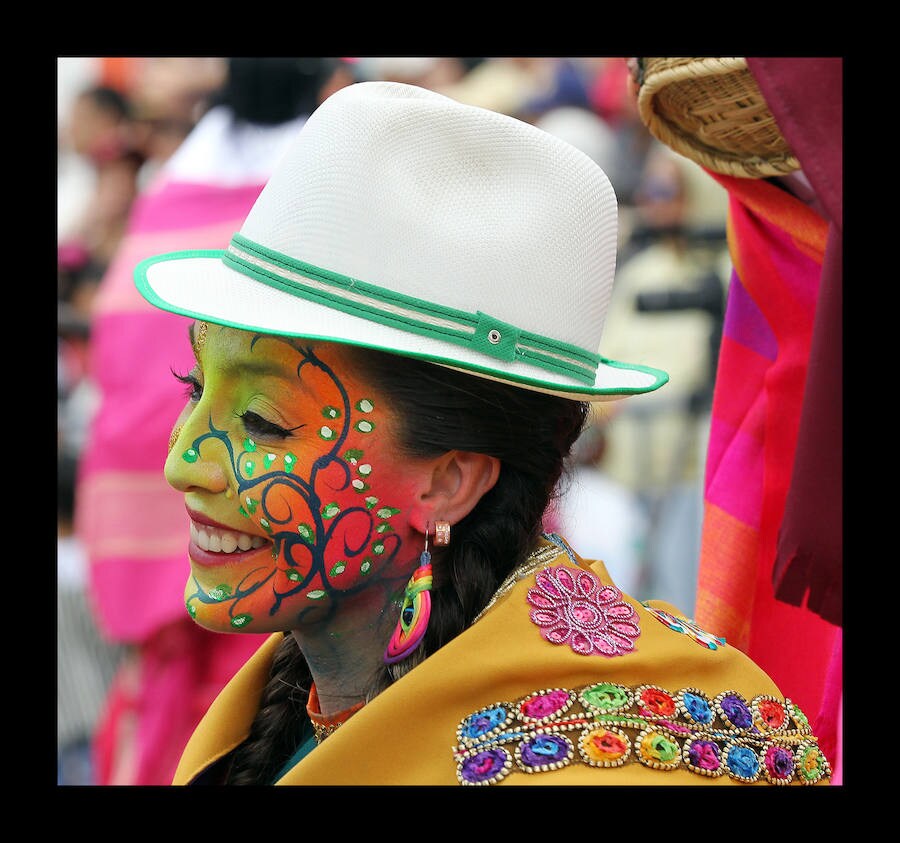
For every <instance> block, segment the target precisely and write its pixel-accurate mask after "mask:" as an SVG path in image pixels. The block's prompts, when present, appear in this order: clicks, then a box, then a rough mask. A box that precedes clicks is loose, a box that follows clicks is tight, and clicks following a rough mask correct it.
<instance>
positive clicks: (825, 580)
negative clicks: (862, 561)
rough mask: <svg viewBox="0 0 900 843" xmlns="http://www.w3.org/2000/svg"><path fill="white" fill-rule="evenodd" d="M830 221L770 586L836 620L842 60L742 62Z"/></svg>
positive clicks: (839, 587) (839, 578)
mask: <svg viewBox="0 0 900 843" xmlns="http://www.w3.org/2000/svg"><path fill="white" fill-rule="evenodd" d="M747 64H748V66H749V68H750V72H751V73H752V74H753V77H754V79H755V80H756V82H757V84H758V85H759V87H760V90H761V91H762V93H763V95H764V96H765V98H766V102H767V104H768V105H769V108H770V110H771V111H772V114H773V116H774V117H775V120H776V122H777V123H778V127H779V129H780V130H781V133H782V134H783V135H784V137H785V140H787V142H788V145H789V146H790V147H791V149H792V151H793V152H794V154H795V155H796V156H797V158H798V160H799V162H800V164H801V167H802V169H803V173H804V174H805V175H806V177H807V178H808V179H809V182H810V184H811V185H812V187H813V189H814V190H815V193H816V198H817V199H818V201H819V203H820V205H821V206H822V207H823V208H824V209H825V212H826V213H827V217H828V220H827V221H828V224H829V231H828V247H827V249H826V253H825V258H824V262H823V266H822V272H821V281H820V285H819V287H820V289H819V297H818V303H817V308H816V317H815V325H814V328H813V336H812V340H811V343H810V350H809V362H808V367H807V371H808V374H807V379H806V383H805V387H804V392H803V406H802V411H801V417H800V429H799V432H798V436H797V446H796V451H795V455H794V461H793V464H792V475H791V486H790V490H789V492H788V496H787V501H786V503H785V507H784V513H783V516H782V519H781V521H780V523H779V526H780V535H779V537H778V545H777V552H776V557H775V561H774V565H773V567H772V581H773V584H774V587H775V593H776V596H777V597H778V599H780V600H783V601H785V602H787V603H790V604H792V605H795V606H800V605H803V603H804V600H805V601H806V606H807V608H808V609H809V610H811V611H814V612H816V613H817V614H819V615H820V616H821V617H823V618H824V619H826V620H828V621H829V622H831V623H834V624H842V623H843V221H844V216H843V59H841V58H815V59H810V58H768V57H763V58H748V60H747Z"/></svg>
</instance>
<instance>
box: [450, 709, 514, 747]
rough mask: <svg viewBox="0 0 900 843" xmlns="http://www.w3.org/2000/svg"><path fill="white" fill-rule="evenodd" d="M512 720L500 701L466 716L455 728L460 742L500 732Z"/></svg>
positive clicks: (480, 738) (485, 737)
mask: <svg viewBox="0 0 900 843" xmlns="http://www.w3.org/2000/svg"><path fill="white" fill-rule="evenodd" d="M511 720H512V715H511V714H510V713H509V712H508V711H507V710H506V708H505V707H504V706H503V705H501V704H500V703H496V704H495V705H492V706H487V707H486V708H483V709H481V710H480V711H476V712H475V713H474V714H470V715H469V716H468V717H466V719H465V720H463V721H462V723H460V724H459V728H458V729H457V730H456V739H457V740H458V741H460V742H471V741H477V740H485V739H487V738H490V737H492V736H493V735H494V734H496V733H497V732H500V731H501V730H502V729H503V728H504V727H505V726H506V725H507V724H508V723H510V722H511Z"/></svg>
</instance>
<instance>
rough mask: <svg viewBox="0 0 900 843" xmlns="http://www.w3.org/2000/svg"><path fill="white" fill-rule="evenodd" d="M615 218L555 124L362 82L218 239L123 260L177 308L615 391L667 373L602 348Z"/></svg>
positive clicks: (504, 375) (517, 376)
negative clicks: (236, 225) (234, 229)
mask: <svg viewBox="0 0 900 843" xmlns="http://www.w3.org/2000/svg"><path fill="white" fill-rule="evenodd" d="M616 229H617V206H616V197H615V194H614V192H613V189H612V186H611V185H610V182H609V179H608V178H607V177H606V175H605V173H604V172H603V171H602V170H601V169H600V168H599V167H598V166H597V165H596V164H595V163H594V162H593V161H592V160H591V159H590V158H589V157H588V156H587V155H585V154H584V153H583V152H581V151H579V150H577V149H575V147H573V146H571V145H570V144H568V143H566V142H565V141H563V140H561V139H560V138H557V137H555V136H553V135H551V134H549V133H547V132H545V131H542V130H540V129H538V128H536V127H534V126H531V125H529V124H527V123H524V122H522V121H519V120H516V119H514V118H512V117H508V116H506V115H503V114H499V113H496V112H493V111H489V110H486V109H483V108H477V107H473V106H468V105H463V104H461V103H459V102H457V101H455V100H453V99H450V98H449V97H446V96H443V95H441V94H438V93H435V92H433V91H430V90H426V89H423V88H418V87H415V86H413V85H406V84H401V83H394V82H359V83H356V84H352V85H349V86H347V87H345V88H342V89H340V90H339V91H338V92H337V93H335V94H332V96H330V97H329V98H328V99H327V100H326V101H325V102H324V103H323V104H322V105H321V106H319V108H318V109H317V110H316V111H315V112H314V113H313V114H312V115H311V116H310V118H309V120H308V121H307V122H306V124H305V125H304V126H303V128H302V129H301V130H300V131H299V133H298V134H297V137H296V139H295V140H294V141H293V142H292V144H291V145H290V146H289V148H288V150H287V152H286V153H285V155H284V157H283V158H282V159H281V162H280V163H279V165H278V167H277V169H276V170H275V172H274V173H273V175H272V176H271V178H270V180H269V182H268V183H267V184H266V186H265V188H264V189H263V191H262V193H261V194H260V196H259V198H258V199H257V201H256V203H255V204H254V206H253V208H252V209H251V210H250V213H249V214H248V216H247V218H246V220H245V221H244V224H243V226H242V227H241V230H240V232H239V233H237V234H235V235H234V237H233V238H232V240H231V243H230V244H229V245H228V247H227V248H226V249H224V250H222V251H186V252H173V253H169V254H165V255H159V256H157V257H153V258H150V259H148V260H145V261H143V262H142V263H141V264H139V265H138V267H137V268H136V270H135V278H136V283H137V286H138V289H139V290H140V291H141V293H142V294H143V296H144V297H145V298H146V299H147V300H148V301H149V302H151V303H152V304H154V305H156V306H158V307H160V308H162V309H164V310H169V311H172V312H174V313H179V314H183V315H185V316H191V317H194V318H197V319H203V320H208V321H212V322H216V323H219V324H223V325H228V326H231V327H235V328H242V329H246V330H252V331H260V332H263V333H271V334H282V335H288V336H298V337H307V338H310V339H318V340H330V341H336V342H343V343H349V344H352V345H359V346H366V347H371V348H379V349H383V350H385V351H390V352H394V353H396V354H402V355H406V356H410V357H416V358H420V359H424V360H428V361H430V362H433V363H436V364H440V365H443V366H449V367H451V368H455V369H462V370H464V371H467V372H470V373H472V374H475V375H480V376H483V377H488V378H493V379H495V380H500V381H504V382H507V383H511V384H515V385H516V386H520V387H523V388H525V389H533V390H538V391H541V392H550V393H553V394H559V395H563V396H565V397H567V398H572V399H577V400H589V401H603V400H613V399H617V398H622V397H624V396H626V395H633V394H637V393H643V392H649V391H651V390H654V389H657V388H658V387H660V386H662V385H663V384H664V383H665V382H666V381H667V380H668V375H667V374H666V373H665V372H663V371H660V370H659V369H654V368H650V367H648V366H640V365H629V364H627V363H620V362H616V361H612V360H607V359H605V358H604V357H602V356H601V342H600V339H601V334H602V332H603V323H604V320H605V318H606V312H607V307H608V304H609V299H610V294H611V292H612V285H613V275H614V272H615V263H616V237H617V233H616Z"/></svg>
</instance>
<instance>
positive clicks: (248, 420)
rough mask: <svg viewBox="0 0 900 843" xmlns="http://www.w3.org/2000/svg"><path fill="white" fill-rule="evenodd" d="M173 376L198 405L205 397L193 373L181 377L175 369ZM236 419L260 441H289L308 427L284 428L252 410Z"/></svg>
mask: <svg viewBox="0 0 900 843" xmlns="http://www.w3.org/2000/svg"><path fill="white" fill-rule="evenodd" d="M172 374H173V375H174V376H175V380H177V381H179V382H180V383H183V384H184V385H185V386H186V389H185V395H186V397H187V398H188V399H189V400H190V401H191V403H193V404H196V403H197V402H198V401H199V400H200V399H201V398H202V397H203V385H202V384H201V383H200V381H199V379H198V378H197V376H196V375H195V374H194V373H193V372H188V373H187V374H185V375H181V374H179V373H178V372H176V371H175V370H174V369H173V370H172ZM235 418H238V419H240V420H241V423H242V424H243V426H244V431H245V432H246V434H247V435H248V436H257V437H259V438H260V439H287V438H288V437H289V436H291V434H293V433H294V432H295V431H297V430H300V429H301V428H303V427H305V426H306V425H303V424H299V425H297V426H296V427H291V428H286V427H282V426H281V425H279V424H275V422H270V421H269V420H268V419H264V418H263V417H262V416H261V415H259V413H254V412H253V411H251V410H245V411H244V412H243V413H235Z"/></svg>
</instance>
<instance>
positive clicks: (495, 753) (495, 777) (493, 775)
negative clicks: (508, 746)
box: [456, 749, 513, 785]
mask: <svg viewBox="0 0 900 843" xmlns="http://www.w3.org/2000/svg"><path fill="white" fill-rule="evenodd" d="M512 766H513V762H512V758H511V757H510V754H509V753H508V752H507V751H506V750H505V749H487V750H484V751H483V752H476V753H473V754H472V755H469V756H467V757H466V758H464V759H463V760H462V761H460V763H459V765H458V766H457V768H456V777H457V779H459V782H460V783H461V784H470V785H483V784H496V783H497V782H498V781H500V780H501V779H503V778H505V777H506V776H507V775H508V774H509V771H510V770H511V769H512Z"/></svg>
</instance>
